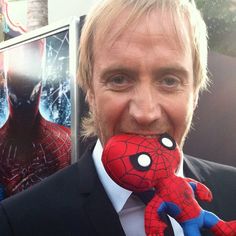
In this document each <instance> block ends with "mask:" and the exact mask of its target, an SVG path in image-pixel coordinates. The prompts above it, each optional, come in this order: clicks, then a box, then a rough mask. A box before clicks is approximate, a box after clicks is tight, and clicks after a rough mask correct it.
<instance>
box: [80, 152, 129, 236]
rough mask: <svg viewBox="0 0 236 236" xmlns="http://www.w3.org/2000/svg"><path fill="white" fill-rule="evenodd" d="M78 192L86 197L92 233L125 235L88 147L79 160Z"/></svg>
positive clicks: (86, 208) (86, 209) (85, 205)
mask: <svg viewBox="0 0 236 236" xmlns="http://www.w3.org/2000/svg"><path fill="white" fill-rule="evenodd" d="M78 166H79V172H80V176H81V178H80V183H79V186H80V192H81V193H83V194H86V195H87V196H88V197H87V199H86V201H85V204H84V210H85V213H86V214H87V216H88V219H89V221H90V222H91V227H93V228H94V230H95V233H94V235H114V236H122V235H125V234H124V231H123V228H122V226H121V223H120V220H119V217H118V215H117V213H116V211H115V209H114V208H113V206H112V203H111V202H110V199H109V198H108V197H107V195H106V192H105V190H104V188H103V186H102V184H101V182H100V181H99V178H98V175H97V172H96V169H95V166H94V163H93V160H92V149H89V150H88V151H87V152H86V153H85V155H84V156H83V157H82V158H81V160H79V165H78Z"/></svg>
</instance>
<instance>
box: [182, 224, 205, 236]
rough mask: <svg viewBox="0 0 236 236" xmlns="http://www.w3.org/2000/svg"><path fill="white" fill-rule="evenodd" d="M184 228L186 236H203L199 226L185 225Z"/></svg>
mask: <svg viewBox="0 0 236 236" xmlns="http://www.w3.org/2000/svg"><path fill="white" fill-rule="evenodd" d="M182 227H183V231H184V236H201V233H200V230H199V226H198V225H197V224H184V225H182Z"/></svg>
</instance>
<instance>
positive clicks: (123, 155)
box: [102, 134, 236, 236]
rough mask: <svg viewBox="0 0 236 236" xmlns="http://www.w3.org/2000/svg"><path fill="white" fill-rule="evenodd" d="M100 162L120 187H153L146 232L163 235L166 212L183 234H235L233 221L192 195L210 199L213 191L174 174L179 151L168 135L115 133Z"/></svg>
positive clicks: (188, 235)
mask: <svg viewBox="0 0 236 236" xmlns="http://www.w3.org/2000/svg"><path fill="white" fill-rule="evenodd" d="M102 161H103V164H104V167H105V169H106V171H107V173H108V174H109V175H110V177H111V178H112V179H113V180H114V181H115V182H116V183H118V184H119V185H121V186H122V187H124V188H126V189H129V190H131V191H134V192H142V191H146V190H149V189H151V188H153V187H154V188H155V195H154V197H153V199H152V200H151V201H150V202H149V203H148V205H147V206H146V209H145V231H146V234H147V235H152V236H153V235H159V236H164V231H165V228H166V227H167V226H166V224H165V223H164V222H163V221H162V220H161V217H160V216H161V214H163V213H165V214H168V215H170V216H172V217H173V218H175V219H176V220H177V221H178V222H179V224H180V225H181V226H182V228H183V231H184V235H185V236H200V235H201V233H200V229H201V228H206V229H209V230H210V231H211V232H213V233H214V235H216V236H235V235H236V221H230V222H225V221H223V220H221V219H219V218H218V217H217V216H216V215H214V214H213V213H211V212H208V211H205V210H203V209H202V208H201V207H200V206H199V204H198V202H197V201H196V199H195V196H196V197H198V198H199V199H200V200H203V201H211V200H212V194H211V192H210V190H209V189H208V188H207V187H206V186H205V185H203V184H201V183H199V182H197V181H195V180H193V179H189V178H182V177H178V176H176V175H175V172H176V169H177V168H178V166H179V162H180V150H179V148H178V146H177V144H176V142H175V141H174V140H173V138H172V137H170V136H169V135H168V134H162V135H160V136H158V137H157V138H154V137H144V136H135V135H117V136H114V137H112V138H111V139H110V140H109V141H108V142H107V144H106V145H105V147H104V151H103V156H102Z"/></svg>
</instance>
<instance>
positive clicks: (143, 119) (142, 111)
mask: <svg viewBox="0 0 236 236" xmlns="http://www.w3.org/2000/svg"><path fill="white" fill-rule="evenodd" d="M157 93H158V91H156V90H155V89H153V88H151V87H150V86H146V87H144V86H143V87H142V88H140V89H138V90H137V91H136V92H135V94H134V95H133V96H132V97H131V100H130V104H129V113H130V115H131V116H132V117H133V118H134V119H135V121H136V122H137V123H138V124H140V125H149V124H151V123H153V122H154V121H156V120H158V119H160V117H161V115H162V108H161V103H160V98H158V94H157Z"/></svg>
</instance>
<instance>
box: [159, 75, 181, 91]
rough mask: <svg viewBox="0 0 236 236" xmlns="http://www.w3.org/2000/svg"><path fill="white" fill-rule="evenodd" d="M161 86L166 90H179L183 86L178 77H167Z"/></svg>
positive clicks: (161, 82)
mask: <svg viewBox="0 0 236 236" xmlns="http://www.w3.org/2000/svg"><path fill="white" fill-rule="evenodd" d="M160 85H161V86H162V87H163V88H165V89H169V90H170V89H171V90H173V89H179V88H180V86H181V80H180V79H179V78H177V77H171V76H170V77H165V78H163V79H162V80H161V81H160Z"/></svg>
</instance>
